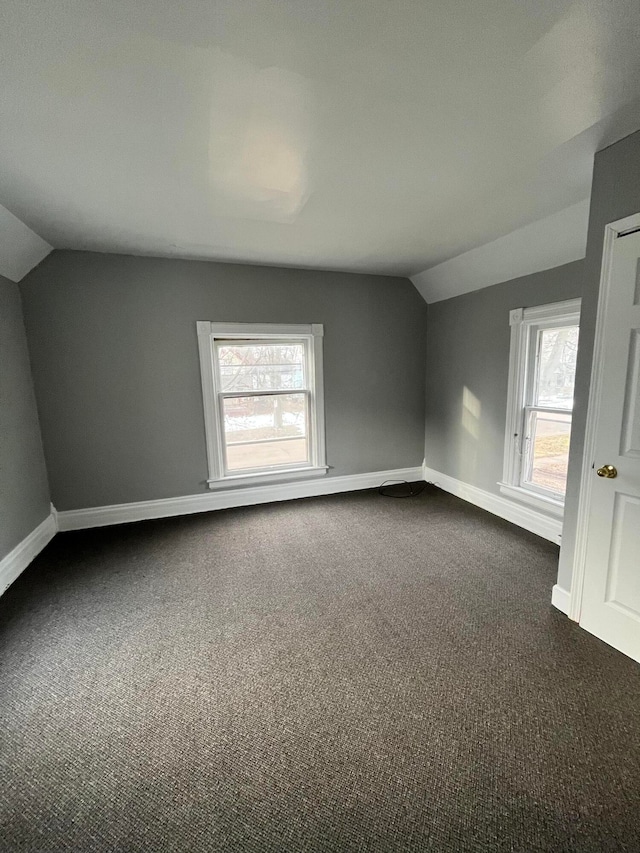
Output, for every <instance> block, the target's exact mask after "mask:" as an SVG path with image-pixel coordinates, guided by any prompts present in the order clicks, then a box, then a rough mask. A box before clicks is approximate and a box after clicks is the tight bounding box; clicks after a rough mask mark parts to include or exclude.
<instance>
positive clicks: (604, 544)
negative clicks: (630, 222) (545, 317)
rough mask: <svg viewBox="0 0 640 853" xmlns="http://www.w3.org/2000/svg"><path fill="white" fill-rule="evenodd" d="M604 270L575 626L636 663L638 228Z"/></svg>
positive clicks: (614, 240) (613, 243) (639, 602)
mask: <svg viewBox="0 0 640 853" xmlns="http://www.w3.org/2000/svg"><path fill="white" fill-rule="evenodd" d="M635 220H636V217H634V221H635ZM603 269H604V274H603V287H604V288H605V290H604V293H605V294H606V297H605V298H604V299H601V302H600V308H599V311H600V312H602V314H603V316H602V319H601V320H600V324H599V325H600V330H601V332H602V335H601V338H600V346H599V347H597V349H596V352H597V353H598V355H597V356H596V358H597V362H598V363H596V364H594V375H595V374H598V373H599V377H598V381H597V382H596V387H597V389H598V391H599V393H598V392H597V391H596V395H597V397H598V398H599V399H596V400H594V401H592V403H591V405H592V406H593V410H590V412H589V417H590V419H593V432H592V435H593V440H592V442H591V448H592V449H593V452H592V453H591V454H590V457H589V464H590V465H591V468H590V471H589V473H588V475H587V476H589V477H590V478H591V483H590V484H589V485H590V488H588V489H587V491H588V493H589V500H588V512H587V515H586V516H585V518H586V521H587V525H588V526H587V530H586V534H585V535H586V559H585V562H584V572H585V574H584V586H583V596H582V607H581V612H580V625H581V626H582V627H583V628H585V629H586V630H587V631H590V632H591V633H592V634H595V635H596V636H597V637H600V639H602V640H604V641H605V642H607V643H609V644H610V645H612V646H614V647H615V648H616V649H619V650H620V651H621V652H624V653H625V654H626V655H629V656H630V657H632V658H634V659H635V660H637V661H640V232H638V231H635V232H633V233H627V234H624V232H623V233H622V234H620V235H618V236H613V235H611V236H610V237H609V242H608V247H606V248H605V257H604V266H603ZM589 449H590V448H587V451H589ZM583 486H584V483H583Z"/></svg>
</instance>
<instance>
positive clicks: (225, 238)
mask: <svg viewBox="0 0 640 853" xmlns="http://www.w3.org/2000/svg"><path fill="white" fill-rule="evenodd" d="M639 32H640V3H639V2H638V0H615V2H613V1H612V0H575V2H570V0H535V2H514V0H474V2H468V3H467V2H465V3H455V2H452V0H398V2H391V0H349V2H345V0H323V2H318V0H295V2H294V0H278V2H265V0H241V2H238V0H181V2H175V0H153V2H151V0H104V2H93V3H88V2H87V0H28V2H26V0H3V3H2V8H1V10H0V87H1V89H0V91H1V101H0V204H3V205H4V206H6V207H7V208H8V209H9V210H10V211H11V212H12V213H13V214H15V215H16V216H18V217H19V218H20V219H21V220H22V221H23V222H25V223H26V224H27V225H28V226H29V227H30V228H32V229H33V230H34V231H36V232H37V233H38V234H39V235H40V236H41V237H42V238H43V239H44V240H46V241H47V242H49V243H51V244H52V245H54V246H56V247H71V248H85V249H94V250H99V251H107V252H133V253H138V254H159V255H177V256H181V257H203V258H219V259H226V260H244V261H250V262H260V263H270V264H286V265H296V266H311V267H320V268H333V269H343V270H356V271H377V272H382V273H398V274H403V275H411V274H414V273H417V272H419V271H422V270H424V269H426V268H429V267H432V266H435V265H438V264H441V263H442V262H443V261H445V260H447V259H449V258H452V257H454V256H457V255H459V254H460V253H462V252H466V251H468V250H469V249H471V248H473V247H475V246H480V245H483V244H485V243H487V242H490V241H492V240H495V239H496V238H498V237H500V236H501V235H504V234H507V233H509V232H511V231H513V230H514V229H518V228H521V227H522V226H524V225H527V224H528V223H531V222H533V221H535V220H538V219H540V218H542V217H546V216H549V215H551V214H554V213H556V212H558V211H560V210H561V209H564V208H566V207H568V206H571V205H574V204H575V203H577V202H579V201H581V200H583V199H585V198H587V197H588V195H589V191H590V182H591V167H592V159H593V154H594V152H595V151H596V150H597V149H598V148H600V147H602V146H603V145H605V144H608V143H609V142H611V141H613V140H614V139H616V138H619V137H620V136H623V135H625V134H626V133H629V132H631V131H633V130H635V129H637V128H638V127H640V99H639V98H638V96H639V95H640V51H638V33H639Z"/></svg>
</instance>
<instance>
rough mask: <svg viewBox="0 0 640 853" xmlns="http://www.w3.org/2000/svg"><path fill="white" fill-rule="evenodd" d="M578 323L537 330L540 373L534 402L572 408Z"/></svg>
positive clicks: (535, 403)
mask: <svg viewBox="0 0 640 853" xmlns="http://www.w3.org/2000/svg"><path fill="white" fill-rule="evenodd" d="M577 353H578V326H567V327H565V328H563V329H541V330H540V331H539V332H538V356H539V360H538V375H537V377H536V385H537V387H536V389H535V394H534V405H536V406H551V407H557V408H559V409H571V408H573V384H574V380H575V376H576V355H577Z"/></svg>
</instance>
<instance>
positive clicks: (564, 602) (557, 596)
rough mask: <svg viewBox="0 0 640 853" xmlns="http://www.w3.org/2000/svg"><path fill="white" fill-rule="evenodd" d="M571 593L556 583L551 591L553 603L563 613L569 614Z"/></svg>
mask: <svg viewBox="0 0 640 853" xmlns="http://www.w3.org/2000/svg"><path fill="white" fill-rule="evenodd" d="M570 598H571V594H570V593H569V592H567V590H566V589H563V588H562V587H561V586H558V584H556V585H555V586H554V587H553V589H552V591H551V603H552V604H553V606H554V607H557V608H558V610H560V611H561V612H562V613H564V614H566V615H567V616H568V615H569V599H570Z"/></svg>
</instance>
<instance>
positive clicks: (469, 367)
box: [425, 261, 584, 494]
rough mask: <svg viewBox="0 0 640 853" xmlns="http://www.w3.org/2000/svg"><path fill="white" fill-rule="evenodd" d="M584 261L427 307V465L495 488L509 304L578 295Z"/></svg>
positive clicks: (501, 447) (519, 305)
mask: <svg viewBox="0 0 640 853" xmlns="http://www.w3.org/2000/svg"><path fill="white" fill-rule="evenodd" d="M583 265H584V261H574V262H573V263H570V264H565V265H563V266H561V267H555V268H554V269H550V270H545V271H544V272H539V273H534V274H533V275H528V276H523V277H522V278H518V279H514V280H513V281H508V282H504V283H502V284H495V285H493V286H492V287H486V288H484V289H482V290H476V291H473V292H472V293H466V294H463V295H462V296H457V297H454V298H453V299H446V300H444V301H442V302H435V303H433V304H431V305H430V306H429V322H428V332H427V402H426V427H425V459H426V461H427V465H428V466H429V467H431V468H435V469H436V470H437V471H440V472H441V473H443V474H448V475H449V476H451V477H455V478H456V479H458V480H462V481H463V482H465V483H471V484H472V485H474V486H478V487H479V488H481V489H485V490H486V491H488V492H492V493H494V494H499V490H498V487H497V485H496V484H497V482H498V480H500V479H502V460H503V453H504V429H505V420H506V412H507V385H508V374H509V346H510V335H511V330H510V327H509V311H510V310H511V309H513V308H529V307H531V306H533V305H544V304H547V303H550V302H561V301H562V300H564V299H575V298H576V297H579V296H581V293H582V279H583V274H584V270H583Z"/></svg>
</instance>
